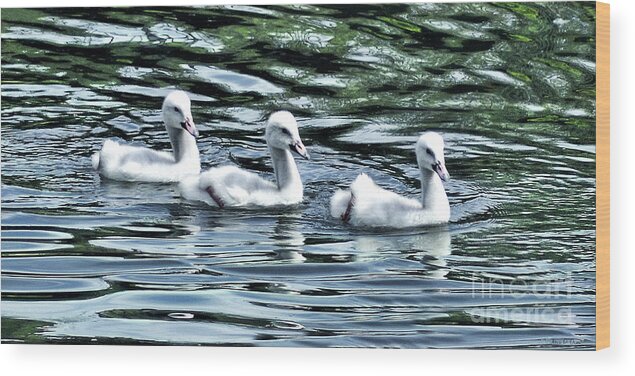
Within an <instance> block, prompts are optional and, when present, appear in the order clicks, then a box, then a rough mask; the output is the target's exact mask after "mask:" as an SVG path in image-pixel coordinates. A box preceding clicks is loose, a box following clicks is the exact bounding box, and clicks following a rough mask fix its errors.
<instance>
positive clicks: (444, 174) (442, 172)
mask: <svg viewBox="0 0 635 376" xmlns="http://www.w3.org/2000/svg"><path fill="white" fill-rule="evenodd" d="M432 171H434V172H436V173H437V175H439V177H440V178H441V180H443V181H448V180H450V173H448V170H447V169H446V168H445V164H443V163H441V161H437V162H436V163H435V164H433V165H432Z"/></svg>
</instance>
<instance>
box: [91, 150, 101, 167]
mask: <svg viewBox="0 0 635 376" xmlns="http://www.w3.org/2000/svg"><path fill="white" fill-rule="evenodd" d="M90 160H91V163H92V164H93V169H95V170H99V152H95V153H93V155H92V156H91V157H90Z"/></svg>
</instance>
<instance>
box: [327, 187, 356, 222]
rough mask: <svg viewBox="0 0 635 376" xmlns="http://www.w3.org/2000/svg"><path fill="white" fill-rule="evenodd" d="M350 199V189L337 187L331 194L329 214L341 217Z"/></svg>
mask: <svg viewBox="0 0 635 376" xmlns="http://www.w3.org/2000/svg"><path fill="white" fill-rule="evenodd" d="M350 201H351V191H349V190H343V189H338V190H337V191H336V192H335V193H334V194H333V196H331V216H332V217H334V218H341V217H342V215H343V214H344V213H345V212H346V208H347V207H348V203H349V202H350Z"/></svg>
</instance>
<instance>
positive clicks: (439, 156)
mask: <svg viewBox="0 0 635 376" xmlns="http://www.w3.org/2000/svg"><path fill="white" fill-rule="evenodd" d="M443 146H444V145H443V137H441V135H440V134H438V133H435V132H426V133H424V134H422V135H421V136H420V137H419V140H418V141H417V144H416V146H415V152H416V154H417V163H419V168H422V169H427V170H431V171H434V172H435V173H436V174H437V175H439V177H440V178H441V180H443V181H448V180H450V174H449V173H448V170H447V169H446V168H445V156H444V155H443Z"/></svg>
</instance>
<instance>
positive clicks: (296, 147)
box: [290, 140, 311, 159]
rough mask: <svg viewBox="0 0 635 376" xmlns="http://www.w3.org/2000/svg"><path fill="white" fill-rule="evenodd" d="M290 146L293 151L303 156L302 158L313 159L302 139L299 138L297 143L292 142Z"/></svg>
mask: <svg viewBox="0 0 635 376" xmlns="http://www.w3.org/2000/svg"><path fill="white" fill-rule="evenodd" d="M290 147H291V150H292V151H294V152H296V153H298V155H299V156H301V157H302V158H304V159H311V157H310V156H309V153H308V152H307V151H306V148H305V147H304V144H303V143H302V141H300V140H298V141H296V142H295V143H293V144H291V145H290Z"/></svg>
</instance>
